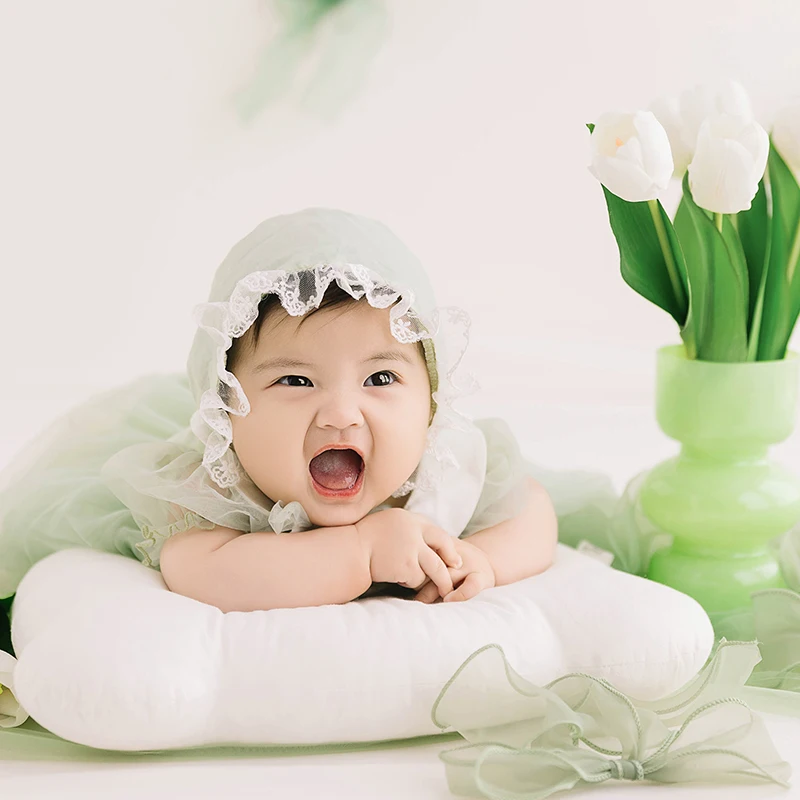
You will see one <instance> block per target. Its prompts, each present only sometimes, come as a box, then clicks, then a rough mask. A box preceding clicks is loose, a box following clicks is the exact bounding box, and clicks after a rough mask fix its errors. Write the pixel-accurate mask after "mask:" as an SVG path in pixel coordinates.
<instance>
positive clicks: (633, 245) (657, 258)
mask: <svg viewBox="0 0 800 800" xmlns="http://www.w3.org/2000/svg"><path fill="white" fill-rule="evenodd" d="M603 193H604V195H605V198H606V205H607V206H608V219H609V222H610V223H611V230H612V231H613V232H614V237H615V238H616V240H617V246H618V247H619V259H620V272H621V273H622V277H623V279H624V280H625V282H626V283H627V284H628V286H630V287H631V288H632V289H633V290H634V291H635V292H638V293H639V294H640V295H642V297H644V298H646V299H647V300H649V301H650V302H651V303H655V305H657V306H659V308H663V309H664V311H666V312H667V313H668V314H670V315H671V316H672V317H673V319H674V320H675V321H676V322H677V323H678V325H679V326H680V327H681V328H683V326H684V324H685V322H686V314H687V312H688V305H689V304H688V298H687V295H686V288H685V285H686V267H685V265H684V263H683V254H682V253H681V250H680V246H679V245H678V239H677V237H676V236H675V232H674V231H673V230H672V223H671V222H670V219H669V217H668V216H667V213H666V211H664V208H663V207H662V205H661V203H658V212H659V215H660V218H661V220H662V222H663V226H664V228H665V230H666V234H667V237H668V241H669V242H670V244H671V246H672V247H673V252H672V257H673V260H674V262H675V264H676V267H677V270H678V280H680V281H682V282H683V288H682V289H681V287H680V286H679V287H678V293H679V295H680V296H676V291H675V289H674V288H673V283H672V281H671V280H670V275H669V271H668V267H667V262H666V260H665V256H664V252H663V250H662V248H661V242H660V240H659V237H658V232H657V230H656V225H655V222H654V220H653V214H652V212H651V210H650V206H649V205H648V203H647V202H642V203H629V202H628V201H627V200H623V199H621V198H620V197H617V196H616V195H615V194H612V193H611V192H610V191H609V190H608V189H606V187H605V186H603Z"/></svg>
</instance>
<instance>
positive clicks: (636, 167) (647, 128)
mask: <svg viewBox="0 0 800 800" xmlns="http://www.w3.org/2000/svg"><path fill="white" fill-rule="evenodd" d="M591 141H592V165H591V166H590V167H589V172H591V173H592V175H594V176H595V178H597V179H598V180H599V181H600V183H602V184H603V186H605V187H606V189H608V190H609V191H610V192H611V193H612V194H615V195H617V197H621V198H622V199H623V200H627V201H628V202H631V203H638V202H642V201H644V200H655V199H656V198H657V197H658V196H659V195H660V194H661V193H662V192H663V191H664V190H665V189H666V188H667V186H668V185H669V180H670V178H671V177H672V170H673V163H672V151H671V150H670V147H669V138H668V137H667V132H666V131H665V130H664V128H663V127H662V126H661V124H660V123H659V121H658V120H657V119H656V118H655V116H654V115H653V114H652V113H651V112H650V111H637V112H635V113H633V114H619V113H607V114H602V115H601V116H600V118H599V119H598V120H597V124H596V125H595V128H594V131H593V132H592V138H591Z"/></svg>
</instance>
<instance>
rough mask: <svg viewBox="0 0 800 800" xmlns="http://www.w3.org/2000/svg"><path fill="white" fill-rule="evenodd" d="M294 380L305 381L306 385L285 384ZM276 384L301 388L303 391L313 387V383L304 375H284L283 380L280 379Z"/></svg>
mask: <svg viewBox="0 0 800 800" xmlns="http://www.w3.org/2000/svg"><path fill="white" fill-rule="evenodd" d="M292 378H294V380H296V381H305V383H283V382H284V381H288V380H291V379H292ZM276 383H280V384H283V385H284V386H299V387H300V388H301V389H304V388H305V387H306V386H311V381H310V380H309V379H308V378H304V377H303V376H302V375H284V376H283V377H282V378H278V380H277V381H276Z"/></svg>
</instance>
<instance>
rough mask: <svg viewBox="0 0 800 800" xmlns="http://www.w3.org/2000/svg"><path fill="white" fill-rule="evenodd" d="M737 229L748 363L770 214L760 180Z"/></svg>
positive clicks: (755, 339)
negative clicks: (744, 272) (745, 301)
mask: <svg viewBox="0 0 800 800" xmlns="http://www.w3.org/2000/svg"><path fill="white" fill-rule="evenodd" d="M736 227H737V231H738V233H739V240H740V241H741V243H742V249H743V250H744V254H745V259H746V261H747V278H748V286H749V293H748V309H747V330H748V331H749V332H750V333H749V337H748V338H749V350H750V352H751V353H752V354H753V357H752V358H750V359H748V360H753V359H754V358H755V351H756V350H757V347H758V333H759V328H760V326H761V310H762V308H763V304H764V287H765V286H766V277H767V264H768V261H767V259H768V258H769V233H770V230H769V228H770V215H769V211H768V209H767V188H766V185H765V183H764V181H763V180H761V181H760V182H759V184H758V192H757V193H756V196H755V197H754V198H753V202H752V204H751V206H750V208H749V209H748V210H747V211H740V212H739V213H738V214H737V215H736Z"/></svg>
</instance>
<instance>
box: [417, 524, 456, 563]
mask: <svg viewBox="0 0 800 800" xmlns="http://www.w3.org/2000/svg"><path fill="white" fill-rule="evenodd" d="M423 538H424V539H425V543H426V544H427V545H428V546H429V547H432V548H433V549H434V550H435V551H436V552H437V553H438V554H439V557H440V558H441V559H442V561H444V563H445V564H446V565H447V566H448V567H454V568H455V569H459V568H460V567H461V565H462V563H463V562H462V560H461V555H460V553H459V552H458V550H457V549H456V543H455V540H454V539H453V537H452V536H451V535H450V534H449V533H447V531H444V530H442V529H441V528H437V527H436V526H435V525H431V526H429V527H428V528H427V529H426V530H425V532H424V533H423Z"/></svg>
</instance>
